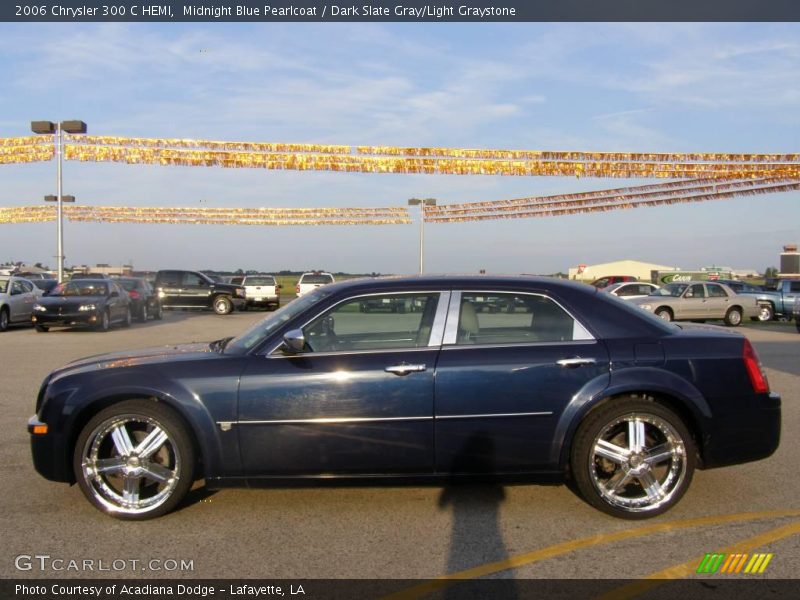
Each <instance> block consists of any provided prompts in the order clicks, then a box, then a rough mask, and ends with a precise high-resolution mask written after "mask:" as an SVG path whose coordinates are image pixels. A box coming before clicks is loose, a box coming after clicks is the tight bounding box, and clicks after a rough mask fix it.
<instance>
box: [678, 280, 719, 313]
mask: <svg viewBox="0 0 800 600" xmlns="http://www.w3.org/2000/svg"><path fill="white" fill-rule="evenodd" d="M678 304H679V306H680V312H678V311H676V313H675V318H676V319H709V318H711V317H710V316H709V312H708V304H707V303H706V290H705V287H704V286H703V284H702V283H694V284H692V285H690V286H688V287H687V288H686V289H685V290H684V292H683V296H682V297H681V299H680V302H679V303H678Z"/></svg>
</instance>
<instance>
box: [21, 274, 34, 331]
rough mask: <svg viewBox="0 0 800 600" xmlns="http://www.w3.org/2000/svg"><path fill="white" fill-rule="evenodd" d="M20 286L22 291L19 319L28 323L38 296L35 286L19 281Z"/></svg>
mask: <svg viewBox="0 0 800 600" xmlns="http://www.w3.org/2000/svg"><path fill="white" fill-rule="evenodd" d="M20 284H21V285H22V290H23V292H22V296H23V299H22V314H21V317H22V320H24V321H30V319H31V315H32V314H33V305H34V304H35V303H36V299H37V298H38V297H39V294H37V293H36V286H34V285H33V283H31V282H30V281H25V280H20Z"/></svg>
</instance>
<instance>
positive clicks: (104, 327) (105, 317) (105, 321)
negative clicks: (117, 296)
mask: <svg viewBox="0 0 800 600" xmlns="http://www.w3.org/2000/svg"><path fill="white" fill-rule="evenodd" d="M110 328H111V317H110V316H109V314H108V311H107V310H104V311H103V313H102V315H101V316H100V321H99V322H98V323H97V325H95V329H96V330H97V331H108V330H109V329H110Z"/></svg>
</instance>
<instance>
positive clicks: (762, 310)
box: [758, 304, 775, 323]
mask: <svg viewBox="0 0 800 600" xmlns="http://www.w3.org/2000/svg"><path fill="white" fill-rule="evenodd" d="M774 318H775V309H773V308H772V304H759V305H758V320H759V321H761V322H762V323H765V322H767V321H772V319H774Z"/></svg>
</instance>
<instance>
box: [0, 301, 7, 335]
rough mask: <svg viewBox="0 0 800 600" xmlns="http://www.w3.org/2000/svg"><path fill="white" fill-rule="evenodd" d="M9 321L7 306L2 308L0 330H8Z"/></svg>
mask: <svg viewBox="0 0 800 600" xmlns="http://www.w3.org/2000/svg"><path fill="white" fill-rule="evenodd" d="M8 323H9V318H8V309H7V308H6V307H3V308H2V309H0V332H2V331H7V330H8Z"/></svg>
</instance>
